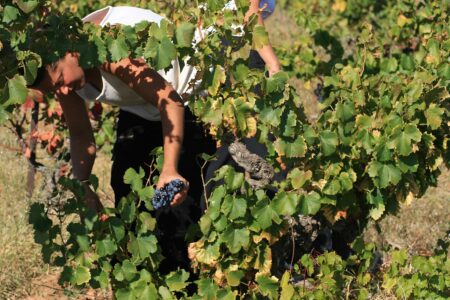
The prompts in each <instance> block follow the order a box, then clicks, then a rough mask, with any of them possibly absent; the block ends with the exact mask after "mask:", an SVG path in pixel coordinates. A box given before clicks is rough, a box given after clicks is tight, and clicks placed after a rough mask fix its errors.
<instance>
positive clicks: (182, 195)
mask: <svg viewBox="0 0 450 300" xmlns="http://www.w3.org/2000/svg"><path fill="white" fill-rule="evenodd" d="M184 186H185V188H184V190H182V191H181V192H179V193H177V194H176V195H175V196H174V197H173V200H172V202H170V206H171V207H174V206H177V205H180V204H181V203H183V201H184V199H186V197H187V194H188V191H189V182H187V181H184Z"/></svg>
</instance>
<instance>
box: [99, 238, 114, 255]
mask: <svg viewBox="0 0 450 300" xmlns="http://www.w3.org/2000/svg"><path fill="white" fill-rule="evenodd" d="M95 246H96V249H95V252H96V253H97V254H98V255H99V256H100V257H103V256H107V255H111V254H114V253H115V252H116V251H117V245H116V243H115V242H114V241H112V240H111V239H109V238H106V239H103V240H97V241H96V242H95Z"/></svg>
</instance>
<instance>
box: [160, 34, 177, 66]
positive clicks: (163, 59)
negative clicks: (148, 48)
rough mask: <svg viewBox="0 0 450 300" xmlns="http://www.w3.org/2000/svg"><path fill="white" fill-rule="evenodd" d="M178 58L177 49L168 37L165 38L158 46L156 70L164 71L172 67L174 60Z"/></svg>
mask: <svg viewBox="0 0 450 300" xmlns="http://www.w3.org/2000/svg"><path fill="white" fill-rule="evenodd" d="M176 58H177V49H176V47H175V45H174V44H173V43H172V41H171V40H170V39H169V38H168V37H163V38H162V40H161V43H160V44H159V45H158V50H157V54H156V58H155V61H156V66H155V69H156V70H157V71H158V70H162V69H165V68H167V67H170V66H171V65H172V60H174V59H176Z"/></svg>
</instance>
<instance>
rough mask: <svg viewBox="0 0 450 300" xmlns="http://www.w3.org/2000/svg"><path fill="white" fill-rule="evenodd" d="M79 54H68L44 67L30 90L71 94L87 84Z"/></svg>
mask: <svg viewBox="0 0 450 300" xmlns="http://www.w3.org/2000/svg"><path fill="white" fill-rule="evenodd" d="M78 60H79V54H78V53H72V52H68V53H66V55H65V56H64V57H62V58H61V59H59V60H58V61H56V62H55V63H53V64H50V65H46V66H43V67H42V68H41V69H40V71H39V72H38V76H37V78H36V80H35V82H34V83H33V85H32V86H31V87H30V88H34V89H37V90H39V91H41V92H42V93H44V94H46V93H57V94H62V95H67V94H69V93H70V92H71V91H72V90H78V89H80V88H82V87H83V86H84V85H85V84H86V77H85V74H84V70H83V69H82V68H81V67H80V65H79V63H78Z"/></svg>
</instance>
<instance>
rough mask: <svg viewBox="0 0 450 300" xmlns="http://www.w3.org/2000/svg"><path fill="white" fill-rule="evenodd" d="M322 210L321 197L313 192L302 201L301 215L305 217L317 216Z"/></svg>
mask: <svg viewBox="0 0 450 300" xmlns="http://www.w3.org/2000/svg"><path fill="white" fill-rule="evenodd" d="M319 209H320V195H319V194H318V193H317V192H311V193H309V194H307V195H306V196H305V197H303V198H302V199H301V202H300V213H302V214H303V215H315V214H316V213H317V212H318V211H319Z"/></svg>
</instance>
